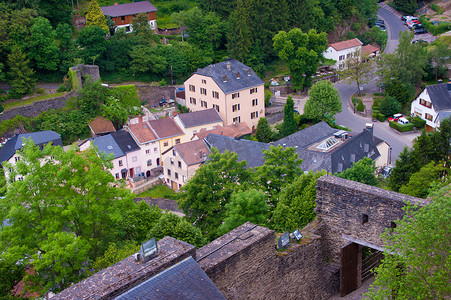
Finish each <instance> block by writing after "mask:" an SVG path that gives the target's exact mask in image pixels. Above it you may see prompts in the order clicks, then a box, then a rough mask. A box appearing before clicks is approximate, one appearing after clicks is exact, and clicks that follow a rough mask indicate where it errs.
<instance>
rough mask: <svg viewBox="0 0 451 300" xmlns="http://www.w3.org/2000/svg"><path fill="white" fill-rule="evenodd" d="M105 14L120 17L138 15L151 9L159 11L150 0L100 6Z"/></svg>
mask: <svg viewBox="0 0 451 300" xmlns="http://www.w3.org/2000/svg"><path fill="white" fill-rule="evenodd" d="M100 9H101V10H102V12H103V14H104V15H106V16H110V17H120V16H129V15H137V14H139V13H146V12H151V11H157V10H158V9H157V8H156V7H155V6H153V4H152V3H150V2H149V1H141V2H133V3H126V4H119V5H111V6H102V7H101V8H100Z"/></svg>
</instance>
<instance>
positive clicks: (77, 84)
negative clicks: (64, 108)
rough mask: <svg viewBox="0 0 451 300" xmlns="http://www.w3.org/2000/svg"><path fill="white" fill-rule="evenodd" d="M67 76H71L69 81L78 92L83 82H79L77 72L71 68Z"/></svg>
mask: <svg viewBox="0 0 451 300" xmlns="http://www.w3.org/2000/svg"><path fill="white" fill-rule="evenodd" d="M67 75H69V80H70V82H71V83H72V89H73V90H78V89H79V88H80V87H81V82H80V81H79V80H78V76H77V72H76V71H74V70H72V68H69V72H67Z"/></svg>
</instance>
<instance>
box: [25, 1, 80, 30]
mask: <svg viewBox="0 0 451 300" xmlns="http://www.w3.org/2000/svg"><path fill="white" fill-rule="evenodd" d="M27 1H28V0H27ZM32 1H33V0H32ZM38 3H39V7H38V12H39V15H40V16H43V17H45V18H46V19H48V20H49V21H50V23H51V24H52V26H53V27H56V26H58V25H59V24H71V23H72V8H71V7H70V6H69V2H66V1H60V0H45V1H39V2H38Z"/></svg>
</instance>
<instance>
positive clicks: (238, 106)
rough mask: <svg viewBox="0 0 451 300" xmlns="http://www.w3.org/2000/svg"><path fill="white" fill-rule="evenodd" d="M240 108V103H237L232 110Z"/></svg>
mask: <svg viewBox="0 0 451 300" xmlns="http://www.w3.org/2000/svg"><path fill="white" fill-rule="evenodd" d="M238 110H240V104H235V105H233V106H232V111H238Z"/></svg>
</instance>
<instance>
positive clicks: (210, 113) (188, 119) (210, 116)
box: [177, 108, 223, 128]
mask: <svg viewBox="0 0 451 300" xmlns="http://www.w3.org/2000/svg"><path fill="white" fill-rule="evenodd" d="M177 117H178V118H179V119H180V121H182V124H183V125H184V126H185V128H190V127H196V126H201V125H206V124H211V123H218V122H222V121H223V120H222V118H221V116H220V115H219V113H218V112H217V111H216V109H214V108H210V109H205V110H198V111H193V112H189V113H186V114H180V115H178V116H177Z"/></svg>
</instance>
